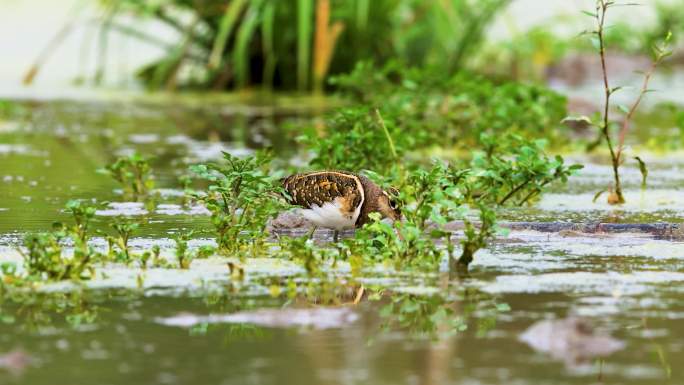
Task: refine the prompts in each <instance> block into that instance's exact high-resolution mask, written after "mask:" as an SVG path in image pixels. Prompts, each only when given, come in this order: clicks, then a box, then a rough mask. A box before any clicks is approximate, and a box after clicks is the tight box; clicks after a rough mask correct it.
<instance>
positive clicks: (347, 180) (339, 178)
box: [283, 171, 364, 214]
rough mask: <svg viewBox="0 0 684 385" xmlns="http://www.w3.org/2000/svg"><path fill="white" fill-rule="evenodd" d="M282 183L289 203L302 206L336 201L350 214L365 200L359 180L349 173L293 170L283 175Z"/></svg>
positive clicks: (320, 204)
mask: <svg viewBox="0 0 684 385" xmlns="http://www.w3.org/2000/svg"><path fill="white" fill-rule="evenodd" d="M283 187H284V188H285V190H286V191H287V193H288V194H289V195H290V203H291V204H293V205H297V206H301V207H304V208H312V207H314V206H323V205H324V204H325V203H336V204H338V205H339V206H340V210H341V211H343V212H347V213H350V214H351V213H353V212H354V211H356V209H357V208H359V207H360V206H361V205H362V204H363V200H364V194H363V187H362V185H361V180H360V179H359V177H357V176H356V175H354V174H351V173H344V172H338V171H321V172H311V173H306V174H295V175H292V176H289V177H287V178H285V180H284V181H283Z"/></svg>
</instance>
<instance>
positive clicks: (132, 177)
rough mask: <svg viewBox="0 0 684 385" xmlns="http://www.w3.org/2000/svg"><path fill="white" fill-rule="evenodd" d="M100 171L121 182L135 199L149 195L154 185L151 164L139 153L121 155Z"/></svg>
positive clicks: (125, 190) (126, 192)
mask: <svg viewBox="0 0 684 385" xmlns="http://www.w3.org/2000/svg"><path fill="white" fill-rule="evenodd" d="M99 171H100V172H102V173H104V174H107V175H109V176H111V177H112V178H113V179H114V180H116V181H117V182H119V183H120V184H121V187H122V188H123V190H124V193H125V194H127V195H129V196H131V197H133V198H134V199H138V198H141V197H145V196H147V195H149V193H150V189H152V188H153V187H154V181H153V179H152V169H151V167H150V164H149V162H148V160H147V159H145V158H144V157H142V156H140V155H138V154H133V155H131V156H126V157H120V158H118V159H117V160H116V161H115V162H114V163H112V164H109V165H107V166H105V168H103V169H101V170H99Z"/></svg>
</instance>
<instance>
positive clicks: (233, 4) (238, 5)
mask: <svg viewBox="0 0 684 385" xmlns="http://www.w3.org/2000/svg"><path fill="white" fill-rule="evenodd" d="M246 4H247V1H246V0H232V1H230V2H229V3H228V5H227V6H226V12H225V13H224V14H223V17H222V18H221V23H220V24H219V30H218V33H217V34H216V38H215V39H214V45H213V47H212V49H211V54H210V55H209V68H218V67H219V66H220V65H221V58H222V57H223V51H224V50H225V48H226V44H227V42H228V39H229V38H230V33H231V31H232V30H233V26H234V25H235V22H236V21H237V18H238V16H239V15H240V13H241V12H242V10H243V9H244V7H245V5H246Z"/></svg>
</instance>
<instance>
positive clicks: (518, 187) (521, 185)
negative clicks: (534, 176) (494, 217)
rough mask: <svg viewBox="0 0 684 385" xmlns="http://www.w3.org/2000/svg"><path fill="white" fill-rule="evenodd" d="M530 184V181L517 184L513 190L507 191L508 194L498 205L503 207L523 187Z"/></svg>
mask: <svg viewBox="0 0 684 385" xmlns="http://www.w3.org/2000/svg"><path fill="white" fill-rule="evenodd" d="M530 182H531V180H530V179H528V180H526V181H524V182H523V183H521V184H519V185H518V186H516V187H515V188H514V189H513V190H511V191H509V192H508V194H506V196H505V197H503V199H501V201H499V205H503V204H504V203H506V202H507V201H508V200H509V199H511V198H512V197H513V196H514V195H515V194H516V193H517V192H518V191H520V190H522V189H523V188H524V187H525V186H527V185H528V184H529V183H530Z"/></svg>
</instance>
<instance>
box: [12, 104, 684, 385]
mask: <svg viewBox="0 0 684 385" xmlns="http://www.w3.org/2000/svg"><path fill="white" fill-rule="evenodd" d="M278 103H283V102H280V101H279V102H278ZM285 104H286V107H285V108H279V107H282V106H275V107H274V106H273V105H269V104H267V103H263V104H261V105H254V104H253V103H251V104H250V105H245V106H243V107H231V108H223V109H222V108H218V107H217V105H214V106H212V105H211V103H210V102H205V103H195V104H190V105H188V104H185V103H179V104H172V105H170V106H169V104H168V103H166V102H164V103H150V104H149V105H145V104H136V105H135V106H133V105H131V104H127V103H119V104H117V103H107V104H98V103H96V102H92V103H84V102H80V103H71V102H55V101H53V102H49V103H38V102H24V103H21V104H20V105H13V106H10V105H5V106H4V107H3V108H4V109H5V110H4V112H3V115H2V116H3V118H2V119H0V165H1V168H0V178H1V180H0V260H1V261H2V262H10V263H12V262H13V263H15V264H16V265H17V266H19V267H20V265H21V256H20V255H19V254H18V253H17V251H16V248H17V245H18V244H19V243H20V238H21V236H22V235H23V234H24V233H26V232H30V231H38V230H46V229H48V228H49V227H50V225H51V223H52V222H53V221H55V220H64V219H65V216H64V214H63V213H62V212H61V208H62V207H63V206H64V203H65V202H66V200H68V199H72V198H87V199H92V198H95V199H97V200H98V201H110V202H119V203H121V202H120V201H121V200H122V197H121V195H120V194H119V193H118V192H117V188H118V186H117V185H116V184H115V183H113V182H112V181H110V180H109V179H108V177H106V176H104V175H101V174H98V173H97V169H98V168H100V167H102V166H104V165H105V164H107V163H109V162H111V161H112V160H113V159H114V158H115V157H116V156H117V155H120V154H126V153H130V152H133V151H137V152H140V153H143V154H146V155H151V156H153V159H152V166H153V168H154V170H155V175H156V177H157V180H156V187H157V188H158V189H160V197H159V198H158V199H157V200H156V201H155V202H152V203H150V204H147V205H135V204H124V205H121V204H118V205H117V204H114V205H111V206H110V209H109V210H104V211H103V212H101V213H100V215H99V216H98V217H97V218H98V220H97V223H96V227H97V228H98V229H100V230H103V231H104V230H106V229H107V222H108V220H109V219H110V218H111V217H110V215H115V214H126V215H130V216H133V217H139V218H145V220H146V224H145V225H144V226H142V228H141V230H140V231H139V232H138V233H136V234H135V239H133V242H132V243H133V249H134V251H142V250H145V249H148V248H150V247H151V246H152V245H155V244H156V245H159V246H160V247H161V248H162V255H163V256H164V257H167V258H172V254H173V242H172V241H170V239H169V237H170V236H171V235H172V234H173V233H176V232H179V231H186V230H189V229H198V230H204V231H200V232H199V233H198V234H197V235H196V237H197V239H195V240H194V241H193V242H191V247H198V246H200V245H204V244H211V243H212V240H211V239H210V234H209V231H208V230H209V228H210V224H209V223H208V220H207V218H206V216H204V215H203V214H202V213H201V212H200V211H193V209H192V208H191V207H188V206H186V205H184V203H183V201H182V198H181V196H180V195H182V194H180V193H181V191H180V187H179V183H178V182H177V178H178V177H179V176H181V175H183V174H184V173H186V172H187V166H188V165H190V164H194V163H197V162H202V161H207V160H212V159H216V158H219V157H220V156H221V151H228V152H232V153H235V154H244V153H249V152H250V151H252V149H255V148H259V147H263V146H270V147H273V148H274V150H275V151H276V153H277V154H279V155H280V156H282V157H283V158H288V159H292V161H291V163H292V164H294V165H297V164H298V162H301V160H298V159H299V158H298V157H299V156H300V154H297V153H296V152H294V151H293V144H294V142H295V140H294V137H295V136H296V135H297V132H295V131H293V129H292V128H291V127H293V126H295V125H296V124H297V123H301V121H302V120H304V121H310V119H311V118H312V116H316V115H317V114H318V112H319V111H320V110H321V109H323V108H324V107H323V106H317V107H315V108H301V107H299V106H300V105H302V104H304V103H297V102H296V101H291V102H285ZM218 105H223V104H222V103H219V104H218ZM306 105H309V103H308V102H307V103H306ZM238 106H239V105H238ZM10 109H12V111H9V110H10ZM659 159H660V160H657V159H656V160H655V161H654V162H652V163H653V166H652V170H651V179H650V183H651V186H652V188H650V189H649V190H647V191H645V192H642V191H640V189H639V183H640V179H639V178H640V176H639V174H638V171H635V170H634V169H633V168H631V167H627V168H626V173H625V181H626V185H627V188H628V198H634V199H629V201H630V203H629V205H628V206H626V207H624V208H623V209H622V211H620V212H616V211H615V210H613V209H612V208H609V207H607V205H603V204H602V203H600V202H599V203H596V204H591V197H592V196H593V192H595V191H596V189H599V188H601V186H602V185H604V184H605V180H607V177H608V172H609V170H608V169H607V168H606V167H603V166H600V165H598V164H595V163H591V162H590V164H589V166H588V167H587V168H586V169H585V172H584V173H583V174H581V175H580V176H578V177H576V178H575V179H573V180H572V181H571V183H570V184H569V185H568V186H566V187H563V188H559V189H556V190H555V191H553V192H552V193H550V194H548V195H546V196H545V198H544V199H543V200H542V201H541V202H539V203H538V204H537V206H535V207H533V208H529V209H524V210H512V211H510V212H507V213H502V216H503V217H504V219H509V220H523V219H524V220H554V221H576V222H594V221H603V222H611V221H627V222H649V223H652V222H658V221H667V222H677V223H678V222H682V218H684V215H683V214H682V211H681V208H682V207H683V206H682V204H683V203H684V202H682V196H683V195H684V194H681V191H680V190H679V188H680V187H681V186H682V182H684V177H682V175H683V174H681V172H679V170H680V168H681V167H682V165H683V164H684V163H682V161H681V160H679V161H678V159H681V158H678V157H677V156H671V157H670V158H659ZM582 161H583V162H586V161H587V160H586V159H582ZM632 202H633V203H632ZM96 241H98V240H97V239H96ZM101 241H102V240H101V239H100V240H99V242H101ZM229 261H231V260H230V259H227V258H222V257H211V258H209V259H203V260H195V261H194V262H193V263H192V265H191V267H190V269H189V270H179V269H161V268H149V269H147V270H143V269H140V268H138V267H125V266H118V265H116V264H113V265H108V266H103V267H101V268H98V271H97V274H96V277H95V278H94V279H93V280H91V281H87V282H85V283H83V284H82V285H81V286H75V285H69V284H63V283H59V284H50V285H45V286H43V287H42V288H41V289H40V292H41V294H40V295H35V294H30V293H26V294H22V293H14V294H12V295H5V294H4V293H3V296H2V301H3V302H2V304H1V306H0V341H1V342H2V343H1V344H0V383H8V384H50V385H55V384H137V383H141V384H142V383H145V384H188V383H192V384H499V383H507V384H681V383H684V373H682V371H681V368H680V367H679V365H677V363H680V362H683V360H684V326H683V325H684V324H682V319H684V244H682V242H681V241H679V240H678V239H658V238H655V237H652V236H648V235H643V234H641V235H638V234H581V233H574V232H565V233H539V232H534V231H512V232H511V233H510V234H508V235H507V236H506V237H502V238H500V239H499V240H498V241H497V242H495V243H494V244H493V245H492V247H490V248H489V249H488V250H483V251H482V252H480V253H479V254H478V255H477V257H476V260H475V262H474V265H473V266H472V270H471V274H470V276H469V277H461V278H458V277H449V276H448V275H447V274H445V273H439V272H428V273H411V274H409V273H406V272H401V271H396V270H394V269H393V268H392V267H391V266H385V265H379V266H377V267H376V268H374V269H372V270H369V271H363V272H361V273H360V274H357V275H352V272H351V267H350V266H349V265H348V264H346V263H338V264H336V265H334V266H333V265H330V266H328V267H327V270H326V274H325V276H324V278H321V279H320V280H316V281H312V280H309V279H307V277H306V273H305V271H304V270H303V269H302V268H301V266H299V265H297V264H295V263H293V262H291V261H288V260H287V259H284V258H270V259H260V258H256V259H253V260H248V261H246V262H245V263H244V270H245V273H244V277H242V278H240V277H237V276H235V275H234V274H231V272H230V270H229V267H228V265H227V262H229ZM361 288H363V290H361ZM356 300H358V301H356ZM355 302H356V303H355ZM568 317H569V318H568ZM567 319H570V320H573V319H582V323H573V321H568V322H565V323H563V322H555V323H554V322H551V320H556V321H558V320H567ZM540 322H542V323H541V324H540ZM532 325H538V326H539V325H541V329H539V328H538V329H533V330H536V331H533V332H531V334H529V333H528V334H527V336H528V337H529V338H528V339H527V342H526V341H523V338H522V337H521V335H523V333H525V331H526V330H528V328H530V327H531V326H532ZM540 330H542V331H543V330H547V331H550V332H548V333H543V332H540Z"/></svg>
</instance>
